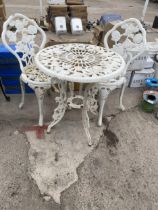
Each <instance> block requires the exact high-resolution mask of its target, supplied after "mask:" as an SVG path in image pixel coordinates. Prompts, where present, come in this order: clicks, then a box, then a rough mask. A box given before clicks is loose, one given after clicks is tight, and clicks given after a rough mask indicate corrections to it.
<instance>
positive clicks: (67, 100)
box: [35, 43, 125, 145]
mask: <svg viewBox="0 0 158 210" xmlns="http://www.w3.org/2000/svg"><path fill="white" fill-rule="evenodd" d="M35 63H36V65H37V66H38V68H39V69H40V70H41V71H42V72H43V73H45V74H46V75H49V76H51V77H52V78H57V79H58V86H59V90H60V97H57V98H56V102H57V103H58V107H57V108H56V109H55V111H54V114H53V116H52V118H53V121H52V123H51V124H50V125H49V127H48V132H50V130H51V128H52V127H53V126H54V125H56V124H57V123H58V122H59V121H60V120H61V119H62V118H63V116H64V113H65V110H66V109H67V107H72V108H82V120H83V125H84V129H85V132H86V135H87V138H88V144H89V145H92V141H91V136H90V133H89V127H90V125H89V117H88V111H91V112H92V113H93V114H96V113H97V109H98V103H97V98H96V95H97V93H98V90H99V89H98V88H100V87H101V84H100V83H101V82H108V81H109V80H112V79H115V78H117V77H119V76H120V75H122V74H123V72H124V68H125V62H124V60H123V58H122V56H120V55H119V54H118V53H116V52H113V51H111V50H108V51H107V50H106V49H105V48H103V47H99V46H94V45H89V44H75V43H74V44H60V45H54V46H51V47H48V48H45V49H43V50H41V51H40V52H39V53H38V54H37V55H36V56H35ZM68 82H72V84H70V85H69V89H70V96H69V95H68V91H67V90H68V85H67V83H68ZM74 82H78V83H80V84H81V85H83V84H84V86H85V87H84V88H83V90H84V91H83V94H82V91H79V94H81V95H79V94H78V93H77V95H76V94H75V93H73V90H74V85H73V83H74ZM77 102H79V103H77Z"/></svg>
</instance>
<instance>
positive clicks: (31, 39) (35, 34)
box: [2, 13, 46, 72]
mask: <svg viewBox="0 0 158 210" xmlns="http://www.w3.org/2000/svg"><path fill="white" fill-rule="evenodd" d="M2 42H3V44H4V45H5V47H6V48H7V49H8V50H9V51H10V52H11V53H12V54H14V55H15V57H16V58H17V59H18V61H19V64H20V68H21V71H22V72H23V71H24V67H25V66H26V65H32V64H33V63H34V56H35V54H36V53H37V52H38V51H39V50H41V49H42V48H44V46H45V44H46V34H45V32H44V31H43V30H42V29H41V28H40V27H39V26H38V25H37V23H36V22H35V20H32V19H29V18H28V17H26V16H24V15H22V14H19V13H16V14H14V15H11V16H10V17H9V18H8V19H7V20H6V21H5V22H4V24H3V32H2ZM10 44H15V48H11V47H10Z"/></svg>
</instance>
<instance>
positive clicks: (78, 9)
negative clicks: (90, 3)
mask: <svg viewBox="0 0 158 210" xmlns="http://www.w3.org/2000/svg"><path fill="white" fill-rule="evenodd" d="M69 16H70V17H78V18H81V19H82V21H85V20H86V22H87V19H88V13H87V6H85V5H80V6H79V5H78V6H75V5H71V6H69Z"/></svg>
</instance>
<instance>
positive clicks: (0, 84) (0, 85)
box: [0, 80, 10, 101]
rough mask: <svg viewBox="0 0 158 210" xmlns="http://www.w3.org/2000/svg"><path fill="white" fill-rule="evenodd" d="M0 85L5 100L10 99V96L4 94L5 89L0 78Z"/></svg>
mask: <svg viewBox="0 0 158 210" xmlns="http://www.w3.org/2000/svg"><path fill="white" fill-rule="evenodd" d="M0 87H1V90H2V93H3V95H4V97H5V99H6V101H10V97H9V96H7V95H6V94H5V91H4V88H3V85H2V81H1V80H0Z"/></svg>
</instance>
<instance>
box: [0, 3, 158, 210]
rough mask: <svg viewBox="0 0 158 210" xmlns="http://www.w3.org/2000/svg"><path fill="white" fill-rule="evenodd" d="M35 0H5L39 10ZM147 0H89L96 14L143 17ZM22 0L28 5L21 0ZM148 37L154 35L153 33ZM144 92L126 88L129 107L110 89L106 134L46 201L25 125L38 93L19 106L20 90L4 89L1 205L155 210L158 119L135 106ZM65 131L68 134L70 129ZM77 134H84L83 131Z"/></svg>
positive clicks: (30, 209)
mask: <svg viewBox="0 0 158 210" xmlns="http://www.w3.org/2000/svg"><path fill="white" fill-rule="evenodd" d="M37 2H38V1H37V0H36V1H35V0H34V1H33V0H32V1H31V3H30V5H28V4H27V2H26V0H23V1H22V0H16V1H15V0H14V1H13V0H6V3H7V5H8V7H7V12H8V14H9V13H11V12H13V11H16V12H23V11H26V14H30V15H33V14H34V13H36V15H38V14H37V7H36V5H37ZM143 3H144V1H143V0H137V1H134V0H133V1H131V0H126V1H123V0H117V1H116V0H115V1H110V0H109V1H103V0H102V1H101V0H100V1H97V3H96V1H94V0H93V1H92V0H91V1H86V4H87V5H89V16H90V17H91V18H92V19H93V18H98V17H99V16H100V15H101V14H102V13H105V12H117V13H119V14H122V15H123V16H124V17H125V18H127V17H138V18H139V17H140V15H141V11H142V7H143ZM22 4H25V8H22V6H18V5H22ZM32 5H34V7H33V6H32ZM157 7H158V4H154V3H151V4H150V5H149V9H148V14H147V17H146V20H147V21H152V20H153V18H154V16H155V15H156V14H157ZM148 37H149V39H152V34H149V35H148ZM142 92H143V90H142V89H135V88H134V89H128V88H127V90H126V93H125V97H124V103H125V106H126V108H127V110H126V111H125V112H120V111H119V110H118V108H117V106H118V90H116V91H114V92H113V93H112V94H111V95H110V97H109V99H108V101H107V104H106V107H105V113H104V116H105V119H104V123H105V125H106V129H105V130H104V135H103V136H102V137H101V139H100V141H99V144H98V145H97V146H96V147H95V148H93V150H92V151H91V152H90V153H88V155H87V156H86V157H85V159H84V161H83V162H82V163H81V164H80V165H79V166H78V168H77V174H78V181H77V182H75V183H74V184H73V185H71V186H70V187H69V188H68V189H66V190H65V191H63V192H62V194H61V203H60V204H57V203H55V201H54V200H53V199H51V200H49V201H45V200H44V199H43V197H42V196H41V194H40V191H39V188H38V187H37V185H36V183H35V181H34V180H33V179H32V178H31V176H30V170H31V169H32V168H31V165H30V161H29V156H28V152H29V151H30V147H31V144H30V141H28V135H27V133H25V132H23V130H24V128H26V127H31V126H33V125H35V124H36V123H37V118H38V109H37V103H36V98H35V96H34V95H27V96H26V103H25V107H24V109H23V110H20V111H19V109H18V103H19V100H20V96H19V95H12V96H11V102H6V101H5V100H4V99H3V96H2V95H0V101H1V105H0V116H1V119H0V136H1V137H0V210H106V209H107V210H139V209H140V210H157V209H158V181H157V177H158V155H157V148H158V141H157V139H158V129H157V128H158V127H157V126H158V121H157V120H156V119H155V118H154V115H153V114H146V113H143V112H142V111H141V110H140V109H139V107H138V106H137V105H138V104H139V103H140V101H141V99H142ZM53 99H54V97H53V96H47V97H46V98H45V105H44V106H45V107H44V110H45V122H49V121H50V120H51V113H52V110H53V107H54V106H55V104H54V102H53ZM30 102H31V103H30ZM107 116H108V119H107V118H106V117H107ZM80 119H81V117H80V112H78V111H75V110H72V111H68V112H67V114H66V116H65V117H64V119H63V122H62V123H63V124H64V123H67V122H71V121H73V123H74V125H75V127H78V125H79V122H80ZM94 119H95V118H92V120H93V121H94ZM74 125H73V126H74ZM57 129H60V125H59V127H58V128H57ZM65 135H66V136H69V134H68V133H67V132H66V131H65ZM75 135H78V136H79V137H80V134H79V133H78V134H75ZM71 138H72V137H71Z"/></svg>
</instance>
